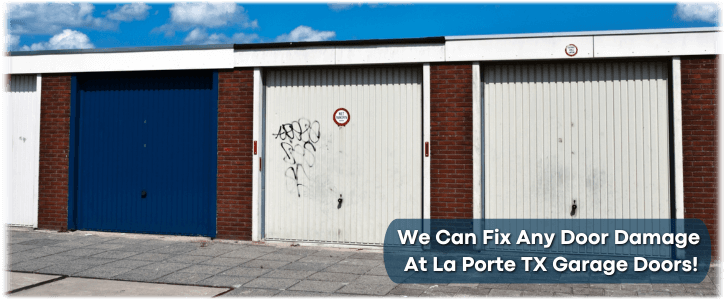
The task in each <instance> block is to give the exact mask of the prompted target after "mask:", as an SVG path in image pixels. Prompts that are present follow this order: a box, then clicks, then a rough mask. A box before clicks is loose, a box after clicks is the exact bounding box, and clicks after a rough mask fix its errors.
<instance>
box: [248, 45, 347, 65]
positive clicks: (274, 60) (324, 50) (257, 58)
mask: <svg viewBox="0 0 726 300" xmlns="http://www.w3.org/2000/svg"><path fill="white" fill-rule="evenodd" d="M334 64H335V47H300V48H273V49H241V50H235V51H234V65H235V67H278V66H318V65H334Z"/></svg>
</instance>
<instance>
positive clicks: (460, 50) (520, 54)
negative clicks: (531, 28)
mask: <svg viewBox="0 0 726 300" xmlns="http://www.w3.org/2000/svg"><path fill="white" fill-rule="evenodd" d="M569 44H574V45H575V46H577V49H578V51H577V54H576V55H575V56H568V55H567V54H565V47H566V46H567V45H569ZM592 57H593V46H592V36H575V37H541V38H522V39H485V40H449V41H446V61H472V60H518V59H562V58H565V59H570V58H572V59H577V58H592Z"/></svg>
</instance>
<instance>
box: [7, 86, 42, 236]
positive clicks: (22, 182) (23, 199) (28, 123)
mask: <svg viewBox="0 0 726 300" xmlns="http://www.w3.org/2000/svg"><path fill="white" fill-rule="evenodd" d="M40 80H41V77H40V75H11V76H10V82H9V85H10V86H9V90H8V91H7V92H6V93H5V97H6V99H7V100H8V104H9V108H10V113H9V117H10V120H8V121H9V122H8V124H12V126H11V127H10V128H11V129H10V132H11V134H12V135H11V140H10V144H11V147H12V152H11V153H12V155H11V156H10V157H11V160H12V162H11V165H10V172H9V173H8V174H10V177H9V179H10V184H9V185H8V187H9V188H10V198H9V201H8V202H10V203H9V205H10V211H9V212H8V213H7V215H6V216H7V223H8V224H11V225H22V226H32V227H37V226H38V155H39V149H40Z"/></svg>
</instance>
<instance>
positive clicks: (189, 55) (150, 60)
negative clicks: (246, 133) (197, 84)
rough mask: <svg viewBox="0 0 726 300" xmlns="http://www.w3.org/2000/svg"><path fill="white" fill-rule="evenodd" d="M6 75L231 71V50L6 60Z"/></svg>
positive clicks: (99, 54) (76, 55) (47, 56)
mask: <svg viewBox="0 0 726 300" xmlns="http://www.w3.org/2000/svg"><path fill="white" fill-rule="evenodd" d="M6 59H7V60H8V61H9V63H8V66H9V69H8V73H10V74H29V73H70V72H111V71H114V72H115V71H146V70H191V69H230V68H233V67H234V56H233V50H232V49H231V48H230V49H209V50H174V51H171V50H170V51H146V52H115V53H79V54H49V55H28V56H8V57H6Z"/></svg>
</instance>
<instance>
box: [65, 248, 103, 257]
mask: <svg viewBox="0 0 726 300" xmlns="http://www.w3.org/2000/svg"><path fill="white" fill-rule="evenodd" d="M106 251H108V250H105V249H95V248H76V249H71V250H69V251H65V252H63V254H64V255H72V256H93V255H96V254H99V253H103V252H106Z"/></svg>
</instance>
